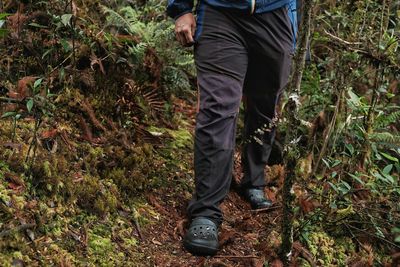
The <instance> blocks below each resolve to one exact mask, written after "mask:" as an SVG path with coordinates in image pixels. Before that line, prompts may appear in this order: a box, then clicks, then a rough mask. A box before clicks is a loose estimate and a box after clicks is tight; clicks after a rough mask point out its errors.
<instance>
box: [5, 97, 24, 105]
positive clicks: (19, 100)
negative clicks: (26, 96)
mask: <svg viewBox="0 0 400 267" xmlns="http://www.w3.org/2000/svg"><path fill="white" fill-rule="evenodd" d="M0 102H3V103H18V104H20V103H23V102H25V101H24V100H23V99H15V98H9V97H1V96H0Z"/></svg>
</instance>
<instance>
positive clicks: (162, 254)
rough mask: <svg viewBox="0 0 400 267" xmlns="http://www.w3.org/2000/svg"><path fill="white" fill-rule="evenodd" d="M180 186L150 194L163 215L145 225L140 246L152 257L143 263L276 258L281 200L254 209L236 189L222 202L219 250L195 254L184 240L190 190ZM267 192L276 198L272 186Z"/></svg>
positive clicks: (247, 262)
mask: <svg viewBox="0 0 400 267" xmlns="http://www.w3.org/2000/svg"><path fill="white" fill-rule="evenodd" d="M177 188H179V187H177ZM177 188H162V189H160V190H157V191H155V192H153V194H151V195H149V197H148V201H149V204H150V205H151V206H152V207H153V208H154V209H155V210H156V211H157V212H158V213H159V214H160V219H159V221H158V222H157V223H154V224H151V225H149V226H147V227H146V228H145V229H143V236H144V241H143V243H142V244H141V245H140V250H141V252H142V253H144V254H145V255H146V256H147V258H148V260H149V262H148V263H144V262H143V266H147V265H149V266H255V267H261V266H264V263H265V261H269V262H271V261H274V259H275V258H277V255H276V251H277V248H278V246H279V238H280V236H279V233H280V231H279V229H280V223H281V220H280V218H281V210H280V208H279V204H278V203H276V202H275V205H274V207H273V208H272V209H270V210H261V211H252V210H250V205H249V204H248V203H246V202H245V201H244V200H243V199H242V198H241V197H240V196H239V195H238V194H237V193H236V192H235V190H234V189H231V192H230V193H229V194H228V196H227V197H226V199H225V200H224V202H223V203H222V204H221V208H222V211H223V214H224V222H223V224H222V226H221V229H220V235H219V240H220V251H219V252H218V254H217V255H216V256H215V257H212V258H205V257H195V256H192V255H191V254H190V253H188V252H187V251H185V250H184V248H183V247H182V242H181V241H182V237H183V235H184V233H185V231H186V229H187V227H188V222H187V219H186V215H185V213H186V205H187V203H188V201H189V199H190V197H189V195H190V194H188V193H185V192H182V191H180V190H179V189H177ZM266 193H267V194H269V195H270V196H271V197H272V198H275V197H274V192H272V191H271V190H269V191H268V192H266ZM275 201H276V199H275ZM275 266H276V265H275Z"/></svg>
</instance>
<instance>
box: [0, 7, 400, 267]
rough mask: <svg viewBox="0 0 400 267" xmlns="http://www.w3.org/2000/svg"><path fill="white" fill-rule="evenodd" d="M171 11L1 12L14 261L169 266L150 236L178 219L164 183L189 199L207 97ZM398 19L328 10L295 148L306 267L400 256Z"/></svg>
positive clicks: (384, 13) (5, 198)
mask: <svg viewBox="0 0 400 267" xmlns="http://www.w3.org/2000/svg"><path fill="white" fill-rule="evenodd" d="M165 4H166V3H165V2H163V1H156V0H150V1H139V0H134V1H98V0H91V1H62V0H50V1H14V0H9V1H5V2H4V3H2V4H0V115H1V120H0V266H21V264H24V265H25V266H40V265H45V266H47V265H49V266H52V265H55V266H123V265H125V266H151V265H152V264H154V262H157V259H154V257H153V255H151V254H149V253H152V252H153V251H150V250H149V251H150V252H149V251H146V250H145V249H144V248H143V247H142V246H143V240H141V239H142V237H141V234H140V228H143V229H147V228H146V227H149V228H150V227H152V226H154V225H156V224H157V223H160V222H161V221H160V217H162V216H165V214H159V213H158V212H160V210H159V209H161V211H162V207H161V208H160V207H157V205H156V204H154V203H151V206H150V205H149V204H148V203H147V202H151V201H152V200H151V196H152V193H153V192H155V190H157V189H158V188H167V189H168V191H171V192H172V191H173V192H175V193H177V194H180V195H182V196H183V198H185V199H188V198H189V195H190V192H191V189H192V188H193V186H192V182H191V181H192V179H191V177H192V176H193V173H192V172H193V171H192V144H193V141H192V132H193V116H194V113H195V104H194V103H195V101H196V100H195V96H194V95H195V90H194V88H195V87H196V85H195V82H194V80H195V79H194V78H195V68H194V64H193V57H192V54H191V50H190V49H183V48H180V47H179V46H178V45H177V43H176V42H175V41H174V38H175V36H174V33H173V24H172V23H171V21H170V20H168V19H167V18H166V16H165V14H164V10H165ZM398 9H399V4H398V2H396V1H383V2H382V1H372V0H367V1H322V0H321V1H315V7H314V16H313V22H312V28H313V29H312V36H311V43H310V47H311V54H312V57H311V61H310V62H309V63H308V64H307V66H306V69H305V73H304V77H303V82H302V87H301V98H300V102H301V107H300V112H299V118H300V120H301V122H302V124H301V126H300V127H301V131H302V137H301V138H300V139H299V140H295V141H296V142H297V146H298V147H299V151H301V156H300V158H299V159H298V165H297V167H296V170H295V171H296V175H297V183H296V184H295V186H294V190H293V191H294V193H295V196H296V198H295V201H296V207H295V214H294V215H295V221H296V223H295V233H294V234H295V241H298V242H300V244H301V246H302V248H303V250H304V251H306V252H307V253H308V254H307V255H310V256H309V257H307V256H304V255H305V253H303V254H300V255H299V253H297V254H295V255H296V257H294V258H293V261H295V262H297V263H298V264H299V265H301V266H308V265H310V264H311V263H310V262H313V263H316V264H317V265H318V266H351V265H353V264H359V265H357V266H382V265H385V264H391V262H392V260H393V259H392V255H393V254H394V252H395V251H399V249H400V224H399V222H400V204H399V203H400V184H399V178H400V176H399V173H400V131H399V130H400V96H399V92H400V83H399V80H400V76H399V73H400V71H399V70H400V53H399V42H400V41H399V36H400V35H399V34H400V14H398ZM286 102H287V96H284V97H283V102H282V104H283V105H282V109H283V107H284V105H285V103H286ZM281 113H282V116H281V117H282V118H281V120H280V123H278V128H279V135H278V138H279V139H280V140H284V137H285V135H286V133H287V131H288V129H290V127H291V125H286V124H285V113H284V112H281ZM241 124H242V122H239V125H241ZM238 143H240V142H238ZM271 184H274V183H273V182H271ZM275 186H276V187H277V188H276V191H277V192H278V196H277V201H278V202H279V201H280V196H279V194H280V189H281V185H280V184H277V185H275ZM171 194H172V193H171ZM180 200H181V199H180ZM180 200H176V202H179V201H180ZM163 204H164V205H166V206H167V205H168V206H172V207H175V206H174V205H175V204H176V203H175V202H174V201H171V200H169V202H167V201H166V203H163ZM161 213H162V212H161ZM164 213H168V211H164ZM278 217H279V216H278ZM176 223H177V224H178V222H176ZM181 226H182V225H181ZM176 228H177V229H175V231H176V232H179V227H178V226H177V227H176ZM272 233H273V234H271V235H270V238H269V239H267V241H268V242H269V241H270V240H271V244H267V245H269V246H270V247H273V248H274V249H276V250H277V249H278V247H279V243H280V242H281V241H280V240H279V238H278V237H277V235H278V234H277V233H280V229H279V228H278V229H273V231H272ZM157 234H158V235H160V233H157ZM170 234H171V235H176V233H175V232H174V233H170ZM155 235H156V234H155ZM272 235H273V236H272ZM175 240H178V238H176V239H175ZM148 242H149V243H148V244H152V245H154V246H155V245H158V243H159V242H158V241H157V240H148ZM177 242H179V241H177ZM254 243H256V244H258V245H260V246H261V245H262V242H261V240H257V241H256V242H254ZM272 243H273V244H272ZM277 244H278V245H277ZM162 245H163V246H162V247H168V244H162ZM266 251H267V252H268V253H267V252H266ZM269 252H270V251H268V250H264V249H260V251H258V252H257V253H259V254H257V255H261V256H262V259H264V260H265V264H266V265H268V264H271V262H272V260H273V259H271V258H269V257H272V256H270V255H272V253H269ZM174 253H175V252H174ZM171 254H172V252H171ZM266 254H268V255H266ZM158 256H159V255H158ZM158 256H157V255H156V256H155V257H158ZM170 256H171V255H166V257H167V258H168V257H170ZM171 257H172V256H171ZM150 258H151V259H150ZM230 263H231V264H232V262H230ZM204 264H205V266H207V265H206V264H208V263H207V262H206V263H204ZM213 266H214V265H213ZM244 266H246V265H244ZM247 266H248V265H247ZM268 266H269V265H268Z"/></svg>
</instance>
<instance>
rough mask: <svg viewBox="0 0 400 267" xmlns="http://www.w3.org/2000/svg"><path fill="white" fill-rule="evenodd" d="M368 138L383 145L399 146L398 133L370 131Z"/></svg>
mask: <svg viewBox="0 0 400 267" xmlns="http://www.w3.org/2000/svg"><path fill="white" fill-rule="evenodd" d="M369 140H370V141H372V142H375V143H378V144H380V145H384V146H396V147H400V134H392V133H389V132H382V133H372V134H370V135H369Z"/></svg>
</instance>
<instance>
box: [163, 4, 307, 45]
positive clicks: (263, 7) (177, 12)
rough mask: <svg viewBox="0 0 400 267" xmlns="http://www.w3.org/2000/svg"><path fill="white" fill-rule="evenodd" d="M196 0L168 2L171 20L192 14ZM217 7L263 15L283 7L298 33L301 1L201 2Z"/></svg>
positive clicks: (295, 31) (294, 30)
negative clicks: (299, 4) (298, 11)
mask: <svg viewBox="0 0 400 267" xmlns="http://www.w3.org/2000/svg"><path fill="white" fill-rule="evenodd" d="M193 1H194V0H168V6H167V14H168V16H170V17H171V18H174V19H177V18H179V17H180V16H182V15H184V14H186V13H190V12H192V9H193ZM199 2H200V3H206V4H209V5H211V6H215V7H223V8H231V9H236V10H241V11H243V12H246V13H249V14H252V13H263V12H268V11H271V10H274V9H277V8H280V7H283V6H287V7H288V11H289V12H288V14H289V17H290V21H291V22H292V27H293V32H294V33H295V38H296V33H297V4H298V3H300V2H301V1H299V0H297V1H296V0H199ZM296 2H298V3H296Z"/></svg>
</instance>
